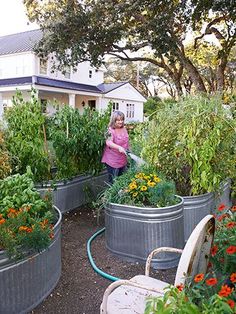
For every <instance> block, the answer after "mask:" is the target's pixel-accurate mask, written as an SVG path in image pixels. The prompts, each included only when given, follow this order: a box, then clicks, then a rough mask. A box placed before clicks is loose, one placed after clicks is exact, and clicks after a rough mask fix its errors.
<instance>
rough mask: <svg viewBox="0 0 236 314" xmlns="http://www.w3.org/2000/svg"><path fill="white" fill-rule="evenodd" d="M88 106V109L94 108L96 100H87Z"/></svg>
mask: <svg viewBox="0 0 236 314" xmlns="http://www.w3.org/2000/svg"><path fill="white" fill-rule="evenodd" d="M88 106H89V108H90V109H96V100H88Z"/></svg>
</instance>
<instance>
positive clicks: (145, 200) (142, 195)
mask: <svg viewBox="0 0 236 314" xmlns="http://www.w3.org/2000/svg"><path fill="white" fill-rule="evenodd" d="M103 201H105V202H107V203H108V202H111V203H118V204H128V205H133V206H147V207H150V206H151V207H165V206H169V205H173V204H177V203H178V202H179V200H178V199H177V198H176V197H175V186H174V184H173V182H167V181H165V179H162V178H159V177H158V175H157V173H156V171H155V170H154V169H153V167H149V166H146V165H145V166H144V167H142V168H139V169H136V168H130V169H129V170H128V171H127V172H126V173H124V174H123V175H122V176H120V177H117V178H116V179H115V182H114V183H113V185H112V186H110V188H109V189H107V190H106V191H105V192H104V199H103Z"/></svg>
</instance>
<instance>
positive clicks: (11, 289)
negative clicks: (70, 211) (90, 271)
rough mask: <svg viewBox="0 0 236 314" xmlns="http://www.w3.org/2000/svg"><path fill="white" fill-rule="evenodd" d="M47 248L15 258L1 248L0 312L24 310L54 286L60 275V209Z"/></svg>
mask: <svg viewBox="0 0 236 314" xmlns="http://www.w3.org/2000/svg"><path fill="white" fill-rule="evenodd" d="M57 214H58V221H57V223H56V225H55V226H54V228H53V231H54V238H53V240H52V242H51V245H50V246H49V248H47V249H46V250H44V251H42V252H40V253H35V254H32V255H30V256H27V257H25V258H24V259H23V260H21V261H18V262H13V261H12V260H9V259H8V258H7V256H6V254H5V251H0V300H1V302H0V313H1V314H24V313H28V312H29V311H30V310H32V309H33V308H35V307H36V306H37V305H38V304H39V303H41V302H42V301H43V299H45V298H46V297H47V296H48V295H49V294H50V293H51V291H52V290H53V289H54V287H55V286H56V284H57V282H58V280H59V278H60V276H61V213H60V211H59V210H58V209H57Z"/></svg>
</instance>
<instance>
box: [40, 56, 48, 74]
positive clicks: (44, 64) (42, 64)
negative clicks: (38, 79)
mask: <svg viewBox="0 0 236 314" xmlns="http://www.w3.org/2000/svg"><path fill="white" fill-rule="evenodd" d="M47 68H48V62H47V60H46V59H40V60H39V72H40V74H47Z"/></svg>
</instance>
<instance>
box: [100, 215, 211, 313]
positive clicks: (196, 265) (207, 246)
mask: <svg viewBox="0 0 236 314" xmlns="http://www.w3.org/2000/svg"><path fill="white" fill-rule="evenodd" d="M214 231H215V218H214V217H213V216H212V215H207V216H205V217H204V218H203V219H202V220H201V221H200V222H199V223H198V225H197V226H196V227H195V229H194V230H193V232H192V234H191V235H190V237H189V239H188V241H187V243H186V245H185V247H184V249H183V250H180V249H175V248H169V247H162V248H157V249H155V250H153V251H152V252H151V253H150V254H149V256H148V258H147V261H146V267H145V275H138V276H135V277H133V278H131V279H130V280H118V281H116V282H113V283H112V284H110V285H109V287H108V288H107V289H106V291H105V293H104V296H103V301H102V304H101V308H100V313H101V314H143V313H144V310H145V304H146V298H147V297H149V296H162V295H164V291H163V289H164V288H166V287H168V286H169V284H168V283H166V282H163V281H161V280H158V279H155V278H151V277H149V273H150V266H151V260H152V258H153V256H154V255H156V254H158V253H160V252H175V253H180V254H181V257H180V261H179V265H178V268H177V272H176V276H175V283H174V285H175V286H178V285H180V284H183V285H184V283H185V280H186V278H187V277H189V276H191V277H194V276H195V275H196V274H198V273H204V274H205V273H206V270H207V265H208V260H209V256H210V250H211V246H212V243H213V238H214Z"/></svg>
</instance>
